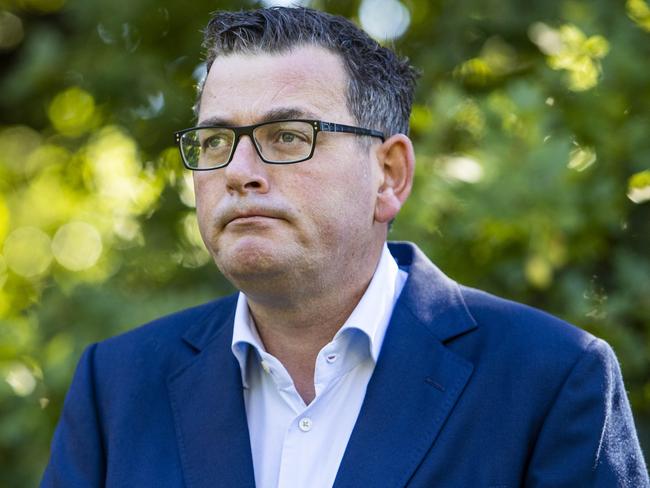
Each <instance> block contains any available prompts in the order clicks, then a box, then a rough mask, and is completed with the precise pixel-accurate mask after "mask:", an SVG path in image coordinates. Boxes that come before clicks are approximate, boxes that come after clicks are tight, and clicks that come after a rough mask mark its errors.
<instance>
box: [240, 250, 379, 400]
mask: <svg viewBox="0 0 650 488" xmlns="http://www.w3.org/2000/svg"><path fill="white" fill-rule="evenodd" d="M381 251H382V248H381V247H380V248H379V249H378V251H376V252H373V253H369V254H371V255H372V256H371V257H370V259H369V260H368V263H367V264H366V265H364V266H362V267H359V268H357V270H356V271H357V272H356V273H354V274H351V273H350V270H349V269H348V270H346V271H347V272H343V273H341V274H338V275H335V280H334V281H333V282H332V283H328V280H322V279H321V281H320V282H319V283H316V285H317V286H314V287H310V286H309V284H308V283H300V287H299V289H296V290H295V293H292V294H290V296H286V294H283V296H282V298H281V299H278V296H277V294H273V296H272V297H269V296H260V295H258V294H256V295H252V296H251V295H248V294H247V299H248V306H249V309H250V311H251V315H252V316H253V319H254V321H255V325H256V327H257V331H258V333H259V336H260V338H261V339H262V342H263V343H264V347H265V348H266V350H267V351H268V352H269V354H272V355H273V356H275V357H276V358H278V360H279V361H280V362H281V363H282V364H283V366H284V367H285V368H286V369H287V371H288V372H289V375H290V376H291V377H292V379H293V381H294V384H295V386H296V389H297V390H298V393H299V394H300V395H301V396H302V398H303V400H304V401H305V403H307V404H308V403H309V402H311V400H313V398H314V395H315V391H314V369H315V364H316V357H317V356H318V353H319V351H320V350H321V349H322V348H323V347H324V346H325V345H326V344H328V343H329V342H331V340H332V339H333V338H334V336H335V335H336V333H337V332H338V330H339V329H340V328H341V327H342V326H343V324H344V323H345V321H346V320H347V318H348V317H349V316H350V314H351V313H352V311H353V310H354V308H355V307H356V306H357V304H358V303H359V301H360V300H361V297H362V296H363V294H364V293H365V291H366V289H367V288H368V284H369V283H370V280H371V279H372V276H373V274H374V272H375V269H376V267H377V264H378V262H379V259H380V256H381Z"/></svg>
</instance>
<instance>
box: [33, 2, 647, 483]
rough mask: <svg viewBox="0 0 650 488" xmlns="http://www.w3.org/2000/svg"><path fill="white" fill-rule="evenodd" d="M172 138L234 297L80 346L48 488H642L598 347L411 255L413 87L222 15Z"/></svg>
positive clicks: (343, 38) (336, 22) (626, 413)
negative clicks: (195, 97) (190, 113)
mask: <svg viewBox="0 0 650 488" xmlns="http://www.w3.org/2000/svg"><path fill="white" fill-rule="evenodd" d="M205 47H206V48H207V50H208V57H207V66H208V74H207V79H206V80H205V83H204V86H203V88H202V93H201V95H200V100H199V103H198V123H197V127H195V128H192V129H187V130H184V131H180V132H179V133H178V134H177V138H178V141H179V144H180V148H181V152H182V156H183V160H184V163H185V165H186V166H187V167H188V168H190V169H191V170H193V175H194V184H195V190H196V199H197V217H198V220H199V226H200V229H201V233H202V236H203V239H204V241H205V244H206V246H207V248H208V249H209V251H210V252H211V254H212V256H213V257H214V260H215V262H216V264H217V266H218V267H219V269H220V270H221V272H222V273H223V274H224V276H226V277H227V278H228V279H229V280H230V281H231V282H232V283H233V284H234V285H235V286H236V287H237V288H238V289H239V290H241V292H240V293H239V294H237V295H235V296H232V297H227V298H225V299H221V300H217V301H215V302H211V303H208V304H206V305H203V306H200V307H197V308H194V309H190V310H186V311H183V312H180V313H178V314H175V315H173V316H170V317H165V318H162V319H159V320H157V321H155V322H153V323H151V324H149V325H147V326H145V327H142V328H139V329H136V330H134V331H132V332H129V333H127V334H125V335H122V336H120V337H116V338H113V339H109V340H107V341H105V342H102V343H99V344H95V345H93V346H91V347H89V348H88V349H87V350H86V352H85V353H84V355H83V357H82V358H81V361H80V364H79V366H78V369H77V372H76V374H75V378H74V380H73V383H72V386H71V389H70V392H69V394H68V397H67V398H66V402H65V406H64V410H63V414H62V417H61V420H60V423H59V426H58V428H57V431H56V434H55V437H54V440H53V444H52V456H51V460H50V464H49V466H48V468H47V470H46V472H45V476H44V479H43V483H42V486H46V487H77V486H79V487H81V486H83V487H92V486H111V487H113V486H114V487H125V486H129V487H130V486H137V487H145V486H147V487H148V486H151V487H165V486H170V487H172V486H173V487H176V486H187V487H215V486H224V487H244V486H258V487H276V486H279V487H329V486H336V487H346V486H347V487H403V486H409V487H432V486H436V487H453V488H461V487H479V486H480V487H493V488H496V487H501V488H504V487H518V486H527V487H553V488H557V487H582V486H584V487H587V486H588V487H592V486H597V487H603V488H604V487H607V488H610V487H617V486H621V487H623V486H625V487H635V488H637V487H646V486H649V483H648V475H647V472H646V469H645V465H644V461H643V457H642V455H641V452H640V448H639V444H638V440H637V436H636V433H635V430H634V423H633V420H632V414H631V412H630V408H629V404H628V400H627V397H626V394H625V389H624V387H623V383H622V379H621V375H620V371H619V368H618V363H617V361H616V358H615V356H614V354H613V352H612V351H611V349H610V348H609V346H608V345H607V344H606V343H604V342H603V341H601V340H599V339H596V338H594V337H593V336H591V335H589V334H587V333H586V332H584V331H581V330H579V329H577V328H575V327H573V326H570V325H568V324H566V323H564V322H562V321H560V320H558V319H555V318H553V317H551V316H548V315H546V314H544V313H542V312H539V311H536V310H533V309H530V308H528V307H525V306H523V305H518V304H514V303H511V302H507V301H504V300H501V299H498V298H495V297H492V296H490V295H488V294H485V293H483V292H480V291H476V290H472V289H468V288H465V287H461V286H459V285H457V284H456V283H454V282H453V281H451V280H450V279H449V278H447V277H445V276H444V275H443V274H442V273H441V272H440V271H439V270H438V269H437V268H435V267H434V266H433V265H432V264H431V263H430V262H429V261H428V260H427V258H426V257H425V256H424V255H422V253H421V252H420V251H419V250H418V249H417V248H416V247H415V246H414V245H412V244H408V243H398V244H391V246H390V250H389V248H388V247H387V246H386V242H385V241H386V235H387V232H388V227H389V225H390V222H391V221H392V219H394V218H395V216H396V215H397V213H398V211H399V209H400V207H401V206H402V204H403V203H404V202H405V200H406V199H407V197H408V195H409V192H410V190H411V183H412V179H413V166H414V155H413V148H412V145H411V142H410V140H409V139H408V137H407V136H406V135H405V134H406V133H407V132H408V119H409V113H410V107H411V101H412V96H413V87H414V79H415V76H414V71H413V69H412V68H411V67H410V66H409V65H408V64H407V62H406V61H405V60H401V59H399V58H398V57H397V56H396V55H395V54H394V53H393V52H391V51H390V50H388V49H385V48H382V47H380V46H379V45H378V44H377V43H375V42H374V41H373V40H371V39H370V38H369V37H368V36H367V35H366V34H365V33H363V32H362V31H360V30H359V29H358V28H356V27H355V26H354V25H353V24H351V23H350V22H348V21H347V20H345V19H342V18H339V17H335V16H330V15H328V14H324V13H321V12H317V11H314V10H309V9H292V8H273V9H262V10H257V11H252V12H239V13H225V12H224V13H218V14H216V16H215V17H214V18H213V19H212V21H211V22H210V24H209V26H208V28H207V31H206V38H205Z"/></svg>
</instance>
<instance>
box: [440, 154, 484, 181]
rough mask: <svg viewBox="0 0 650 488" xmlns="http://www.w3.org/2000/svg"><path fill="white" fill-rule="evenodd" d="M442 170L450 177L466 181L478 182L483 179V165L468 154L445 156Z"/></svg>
mask: <svg viewBox="0 0 650 488" xmlns="http://www.w3.org/2000/svg"><path fill="white" fill-rule="evenodd" d="M442 172H443V174H444V175H445V176H447V177H448V178H450V179H452V180H457V181H462V182H464V183H478V182H479V181H481V179H483V166H481V163H479V162H478V161H476V159H473V158H470V157H468V156H450V157H446V158H443V159H442Z"/></svg>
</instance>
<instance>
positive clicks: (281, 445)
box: [232, 244, 408, 488]
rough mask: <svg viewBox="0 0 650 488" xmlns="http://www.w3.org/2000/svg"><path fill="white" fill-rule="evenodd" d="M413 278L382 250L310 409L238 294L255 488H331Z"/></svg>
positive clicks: (323, 358)
mask: <svg viewBox="0 0 650 488" xmlns="http://www.w3.org/2000/svg"><path fill="white" fill-rule="evenodd" d="M407 276H408V275H407V273H406V272H404V271H402V270H400V269H399V268H398V267H397V263H396V262H395V260H394V259H393V257H392V256H391V254H390V252H389V251H388V247H387V246H386V245H385V244H384V249H383V251H382V254H381V258H380V260H379V264H378V265H377V269H376V270H375V274H374V275H373V278H372V280H371V281H370V284H369V285H368V288H367V290H366V292H365V293H364V295H363V296H362V297H361V300H360V301H359V303H358V304H357V306H356V308H355V309H354V310H353V312H352V314H351V315H350V317H349V318H348V319H347V320H346V321H345V323H344V324H343V326H342V327H341V329H340V330H339V331H338V332H337V333H336V335H335V336H334V339H333V340H332V342H330V343H329V344H327V345H326V346H325V347H323V349H321V351H320V352H319V353H318V356H317V358H316V369H315V372H314V386H315V390H316V396H315V398H314V400H313V401H312V402H311V403H310V404H309V405H305V403H304V401H303V400H302V398H301V397H300V395H299V394H298V392H297V390H296V388H295V386H294V384H293V380H292V379H291V377H290V376H289V373H288V372H287V370H286V369H285V368H284V366H283V365H282V363H280V361H278V359H276V358H275V357H274V356H272V355H270V354H269V353H267V352H266V350H265V349H264V345H263V344H262V341H261V340H260V337H259V335H258V333H257V329H256V328H255V324H254V322H253V319H252V318H251V315H250V312H249V309H248V303H247V301H246V295H244V294H243V293H240V294H239V299H238V301H237V309H236V312H235V321H234V330H233V338H232V352H233V354H234V355H235V357H236V358H237V360H238V361H239V366H240V368H241V373H242V382H243V385H244V401H245V405H246V417H247V419H248V429H249V433H250V441H251V451H252V455H253V468H254V471H255V484H256V486H257V488H275V487H278V488H303V487H309V488H320V487H323V488H330V487H331V486H332V485H333V484H334V479H335V478H336V473H337V471H338V468H339V464H340V463H341V459H342V457H343V453H344V452H345V448H346V446H347V443H348V440H349V438H350V434H351V433H352V429H353V427H354V424H355V422H356V420H357V417H358V415H359V410H360V409H361V404H362V403H363V399H364V396H365V394H366V387H367V386H368V381H369V380H370V376H371V375H372V373H373V371H374V368H375V364H376V362H377V358H378V356H379V351H380V349H381V345H382V343H383V340H384V336H385V334H386V328H387V326H388V322H389V320H390V317H391V314H392V311H393V307H394V305H395V302H396V301H397V298H398V297H399V294H400V292H401V291H402V288H403V286H404V283H405V282H406V278H407Z"/></svg>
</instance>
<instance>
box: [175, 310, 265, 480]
mask: <svg viewBox="0 0 650 488" xmlns="http://www.w3.org/2000/svg"><path fill="white" fill-rule="evenodd" d="M231 302H234V300H227V304H229V305H230V306H227V304H224V307H223V309H225V310H227V311H224V313H223V314H221V316H220V317H219V316H218V317H216V318H212V319H211V321H210V322H211V323H209V324H206V323H201V324H196V325H195V326H193V327H192V328H190V329H189V331H188V333H187V334H186V335H185V337H184V339H185V340H186V342H188V344H190V345H191V346H192V347H194V348H195V349H196V350H197V352H198V354H197V355H196V356H195V357H194V358H193V360H192V361H191V362H190V363H189V364H188V365H186V366H184V367H183V368H181V369H180V370H178V371H177V372H175V373H174V374H172V375H171V376H170V377H169V378H168V381H167V384H168V390H169V395H170V399H171V407H172V411H173V415H174V423H175V427H176V437H177V440H178V444H179V449H180V453H181V463H182V466H183V474H184V477H185V484H186V486H187V487H188V488H208V487H210V488H212V487H214V486H228V487H242V488H243V487H254V486H255V478H254V472H253V461H252V455H251V449H250V439H249V435H248V424H247V421H246V408H245V405H244V397H243V393H242V382H241V374H240V371H239V365H238V363H237V361H236V359H235V358H234V356H233V354H232V351H231V349H230V344H231V340H232V323H233V317H234V309H235V307H234V303H231ZM224 315H225V316H224Z"/></svg>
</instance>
